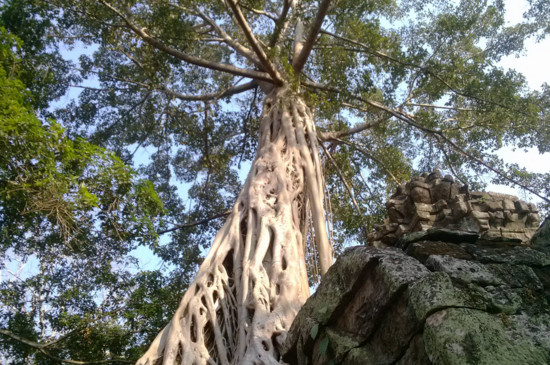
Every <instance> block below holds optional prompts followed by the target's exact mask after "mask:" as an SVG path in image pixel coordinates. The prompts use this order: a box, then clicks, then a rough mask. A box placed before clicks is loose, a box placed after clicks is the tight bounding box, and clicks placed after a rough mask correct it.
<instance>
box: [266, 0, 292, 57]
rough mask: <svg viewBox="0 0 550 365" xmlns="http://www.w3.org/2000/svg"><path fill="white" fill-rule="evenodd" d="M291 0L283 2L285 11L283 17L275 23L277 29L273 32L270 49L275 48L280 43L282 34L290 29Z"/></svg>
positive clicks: (283, 10) (282, 12)
mask: <svg viewBox="0 0 550 365" xmlns="http://www.w3.org/2000/svg"><path fill="white" fill-rule="evenodd" d="M290 6H291V3H290V0H284V2H283V9H282V11H281V15H280V16H279V18H278V19H277V20H276V21H275V29H274V30H273V34H272V35H271V41H270V42H269V47H270V48H271V47H274V46H275V45H276V44H277V43H279V41H280V40H281V36H282V34H283V33H284V32H285V30H286V28H287V27H288V19H287V17H288V11H289V10H290Z"/></svg>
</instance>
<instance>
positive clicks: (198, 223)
mask: <svg viewBox="0 0 550 365" xmlns="http://www.w3.org/2000/svg"><path fill="white" fill-rule="evenodd" d="M229 214H231V210H226V211H225V212H223V213H218V214H215V215H213V216H210V217H208V218H204V219H201V220H200V221H196V222H191V223H184V224H178V225H176V226H174V227H172V228H168V229H165V230H163V231H159V232H157V234H159V235H161V234H165V233H170V232H173V231H177V230H178V229H182V228H189V227H195V226H199V225H201V224H205V223H208V222H210V221H213V220H214V219H218V218H223V217H227V216H228V215H229Z"/></svg>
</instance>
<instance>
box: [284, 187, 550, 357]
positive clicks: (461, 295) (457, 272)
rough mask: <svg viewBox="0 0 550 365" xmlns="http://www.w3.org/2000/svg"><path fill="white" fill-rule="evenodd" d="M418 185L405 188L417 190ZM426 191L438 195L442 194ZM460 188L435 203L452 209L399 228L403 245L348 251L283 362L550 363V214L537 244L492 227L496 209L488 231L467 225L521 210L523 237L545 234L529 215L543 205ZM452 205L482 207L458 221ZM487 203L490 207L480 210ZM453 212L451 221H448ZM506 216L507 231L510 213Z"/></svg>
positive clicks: (296, 327)
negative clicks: (483, 215) (471, 220)
mask: <svg viewBox="0 0 550 365" xmlns="http://www.w3.org/2000/svg"><path fill="white" fill-rule="evenodd" d="M426 180H428V179H426V178H425V180H424V181H426ZM447 180H449V179H448V178H447ZM431 181H434V180H431ZM440 181H441V182H442V181H443V179H441V180H440ZM413 182H414V181H413ZM441 182H439V183H435V184H432V185H431V186H434V185H435V186H437V185H438V184H440V183H441ZM423 183H425V182H423ZM449 183H450V185H451V186H453V184H454V183H453V182H452V181H449ZM410 184H411V185H412V183H410ZM411 185H409V187H406V186H405V188H404V189H405V190H404V191H409V192H410V194H409V195H408V196H411V195H413V193H412V190H413V189H410V187H411ZM423 189H425V190H428V191H430V193H429V196H430V199H432V197H433V196H436V197H438V198H439V197H440V196H439V195H437V194H439V193H432V190H430V189H428V188H423ZM452 189H453V188H452V187H451V188H450V189H448V190H449V191H452ZM463 190H465V189H463ZM446 191H447V190H446ZM456 191H457V193H456V194H455V195H454V197H451V196H452V194H450V195H449V197H450V198H449V199H448V200H444V199H442V198H441V199H438V200H437V201H436V202H435V203H433V200H431V203H430V204H431V205H432V206H433V205H434V204H438V202H439V201H445V202H447V206H446V207H445V208H442V209H450V213H449V211H446V212H445V214H444V217H443V219H438V218H437V215H438V214H437V213H434V214H432V213H430V216H435V218H434V219H432V220H430V221H423V220H417V221H416V225H418V224H423V225H422V226H421V228H422V230H417V229H416V228H415V229H407V230H405V229H401V231H402V232H399V233H398V234H396V233H393V234H394V235H395V237H393V238H392V241H391V245H392V246H394V247H387V248H376V247H366V246H357V247H353V248H350V249H347V250H346V251H345V252H344V254H343V255H342V256H341V257H340V258H339V259H338V260H337V261H336V263H335V264H334V265H333V266H332V268H331V269H330V270H329V272H328V273H327V275H326V276H325V277H324V278H323V280H322V282H321V284H320V285H319V288H318V289H317V291H316V293H315V294H314V295H313V296H312V297H311V298H310V299H308V301H307V302H306V303H305V305H304V306H303V308H302V309H301V311H300V312H299V313H298V316H297V317H296V319H295V320H294V322H293V324H292V328H291V330H290V331H289V333H288V336H287V341H286V348H285V350H284V353H283V354H282V355H283V360H284V361H285V362H286V363H288V364H303V365H325V364H326V365H328V364H333V365H336V364H350V365H353V364H362V365H369V364H373V365H374V364H376V365H382V364H398V365H405V364H418V365H420V364H422V365H423V364H428V365H429V364H451V365H454V364H495V365H496V364H498V365H508V364H509V365H516V364H522V365H523V364H533V365H535V364H537V365H538V364H540V365H543V364H550V305H549V303H550V219H547V220H546V221H545V223H544V224H543V225H542V227H541V228H540V229H539V230H538V231H537V232H536V234H535V235H534V236H533V239H532V241H531V242H529V241H528V240H527V239H526V238H524V237H523V236H521V237H518V235H516V233H518V231H519V229H517V228H514V229H516V231H512V230H502V229H500V230H498V232H500V236H497V235H496V232H497V228H503V227H502V226H500V227H499V226H498V224H496V223H495V224H492V223H491V222H492V219H500V218H494V215H493V216H489V224H488V226H489V227H488V228H487V225H485V228H486V229H481V228H480V229H479V231H475V230H466V231H461V230H459V228H463V227H464V225H461V223H460V219H463V218H464V217H474V218H475V216H474V214H473V212H485V213H495V212H503V213H504V212H508V213H509V214H517V215H521V220H523V224H524V226H523V227H524V228H522V229H523V231H521V232H519V233H521V234H522V235H523V234H525V235H527V234H529V233H530V232H531V231H533V232H534V231H535V229H534V227H533V225H534V224H533V223H527V222H528V219H533V220H532V221H531V222H534V217H533V218H528V216H529V214H536V210H535V209H534V208H532V206H530V205H527V204H525V203H523V202H521V201H520V200H518V199H517V198H514V197H510V196H503V195H495V194H488V193H483V194H484V195H483V196H488V197H490V198H491V199H488V198H484V199H483V201H479V200H476V199H481V198H475V199H474V197H475V196H476V195H474V194H472V193H470V195H469V196H468V199H467V200H462V199H463V198H460V197H459V198H458V199H457V197H458V196H460V194H464V195H465V196H467V195H466V194H467V190H465V191H466V192H462V193H461V192H460V189H456ZM401 194H403V188H402V192H401ZM414 194H416V193H414ZM417 195H418V196H425V195H426V194H425V193H418V194H417ZM396 196H399V195H394V197H393V198H392V199H395V197H396ZM495 197H497V198H498V199H497V198H495ZM398 200H406V199H398ZM449 201H454V202H456V204H457V205H459V204H460V203H459V202H462V203H464V204H465V205H466V206H471V207H472V208H468V209H469V210H468V209H465V210H464V211H463V212H464V214H463V215H462V216H461V217H460V218H458V219H456V218H455V216H454V215H453V213H452V212H453V207H454V206H453V205H452V204H451V207H450V208H449V204H448V202H449ZM505 202H506V203H505ZM509 202H512V204H510V203H509ZM415 203H416V204H428V203H422V202H414V201H413V206H414V204H415ZM487 203H488V204H487ZM493 203H494V204H493ZM407 204H408V203H407ZM439 204H442V203H439ZM505 204H507V206H506V205H505ZM482 205H485V206H486V208H480V209H477V208H475V207H476V206H482ZM512 205H513V208H512ZM389 206H390V207H395V206H396V204H395V203H394V202H391V203H390V204H389ZM501 207H502V208H501ZM497 208H498V209H497ZM397 210H398V209H396V211H397ZM405 212H408V213H406V214H401V213H400V215H397V217H398V218H397V219H401V220H402V221H401V222H400V224H402V225H404V224H405V223H404V222H406V221H408V222H409V223H407V224H409V226H410V224H411V223H414V222H415V219H416V218H411V216H410V212H412V213H414V212H418V209H417V210H415V209H410V210H406V211H405ZM468 212H469V213H468ZM449 216H452V217H453V219H452V220H447V221H448V222H449V224H442V225H441V226H438V224H437V222H441V221H443V220H445V219H446V218H445V217H449ZM390 219H392V218H390ZM483 219H484V218H483ZM537 219H538V216H537ZM519 220H520V218H519V217H518V219H516V220H515V221H512V220H510V221H509V222H517V221H519ZM392 222H393V221H392ZM419 222H430V223H432V224H433V225H432V226H429V225H426V224H424V223H419ZM476 222H477V223H478V226H479V227H481V226H482V225H481V224H479V221H477V220H476ZM502 222H503V224H504V227H506V224H507V222H508V221H507V220H506V218H503V219H502ZM393 223H397V222H393ZM527 226H528V227H527ZM440 227H444V228H440ZM491 230H492V231H491ZM385 232H386V236H387V235H388V234H389V233H387V232H389V230H385ZM393 232H395V231H393ZM488 233H490V234H488ZM386 242H389V241H386ZM386 242H384V243H385V244H387V243H386Z"/></svg>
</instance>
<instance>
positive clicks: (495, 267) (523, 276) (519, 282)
mask: <svg viewBox="0 0 550 365" xmlns="http://www.w3.org/2000/svg"><path fill="white" fill-rule="evenodd" d="M487 267H488V268H489V270H490V271H491V272H493V273H494V274H495V275H496V276H497V277H499V278H500V279H501V280H502V281H503V282H505V283H506V284H507V285H508V286H509V287H511V288H529V289H532V290H542V289H543V288H544V287H543V285H542V282H541V281H540V280H539V278H538V277H537V275H536V274H535V272H534V271H533V269H532V268H530V267H529V266H525V265H511V264H508V263H504V264H488V265H487Z"/></svg>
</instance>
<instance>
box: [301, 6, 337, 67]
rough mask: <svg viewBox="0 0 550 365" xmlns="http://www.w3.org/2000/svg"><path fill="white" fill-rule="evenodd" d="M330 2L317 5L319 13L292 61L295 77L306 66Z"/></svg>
mask: <svg viewBox="0 0 550 365" xmlns="http://www.w3.org/2000/svg"><path fill="white" fill-rule="evenodd" d="M331 1H332V0H322V1H321V3H320V4H319V11H318V12H317V15H316V16H315V19H314V20H313V23H311V25H310V27H309V33H308V35H307V37H306V39H305V41H304V43H303V45H302V50H301V51H300V54H299V55H298V57H297V58H295V59H294V60H292V67H293V68H294V74H296V75H297V74H299V73H300V72H301V71H302V69H303V68H304V65H305V64H306V61H307V59H308V57H309V54H310V53H311V50H312V49H313V45H314V44H315V41H316V40H317V35H318V34H319V31H320V30H321V26H322V25H323V21H324V20H325V16H326V15H327V12H328V9H329V7H330V3H331Z"/></svg>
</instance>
